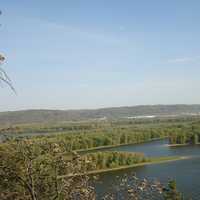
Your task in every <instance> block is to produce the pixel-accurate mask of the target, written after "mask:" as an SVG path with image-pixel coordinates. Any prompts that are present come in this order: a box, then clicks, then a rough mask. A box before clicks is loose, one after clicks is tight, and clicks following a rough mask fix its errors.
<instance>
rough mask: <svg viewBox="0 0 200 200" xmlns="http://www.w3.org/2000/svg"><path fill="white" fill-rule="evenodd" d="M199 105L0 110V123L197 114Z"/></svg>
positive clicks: (199, 112)
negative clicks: (64, 109)
mask: <svg viewBox="0 0 200 200" xmlns="http://www.w3.org/2000/svg"><path fill="white" fill-rule="evenodd" d="M199 114H200V105H144V106H131V107H113V108H101V109H91V110H87V109H85V110H66V111H63V110H23V111H10V112H0V125H6V124H21V123H48V122H62V121H78V120H94V119H99V120H101V119H120V118H143V117H144V118H145V117H156V116H158V117H159V116H160V117H163V116H179V115H199Z"/></svg>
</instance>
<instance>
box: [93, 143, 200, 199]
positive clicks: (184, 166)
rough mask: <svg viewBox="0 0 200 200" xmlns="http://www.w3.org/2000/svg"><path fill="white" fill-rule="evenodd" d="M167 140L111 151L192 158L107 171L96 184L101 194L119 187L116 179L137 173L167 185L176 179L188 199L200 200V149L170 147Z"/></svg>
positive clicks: (140, 176) (197, 146)
mask: <svg viewBox="0 0 200 200" xmlns="http://www.w3.org/2000/svg"><path fill="white" fill-rule="evenodd" d="M167 144H168V141H167V140H160V141H153V142H149V143H144V144H138V145H129V146H120V147H115V148H112V149H109V150H112V151H127V152H144V153H145V155H147V156H177V155H178V156H191V158H190V159H186V160H179V161H173V162H168V163H162V164H153V165H147V166H142V167H136V168H132V169H124V170H120V171H113V172H106V173H102V174H100V177H99V182H98V183H96V188H97V189H96V190H97V193H98V194H99V195H102V194H104V193H105V191H106V190H108V188H110V187H111V186H112V185H117V184H118V181H117V179H116V177H117V176H118V177H123V176H124V174H127V175H131V174H133V173H136V175H137V177H139V178H148V179H150V180H159V181H161V182H162V183H166V182H167V181H168V180H170V179H175V180H176V182H177V187H178V189H179V190H180V191H181V192H182V193H183V194H184V197H186V198H189V197H190V198H192V199H194V200H199V199H200V146H199V145H196V146H195V145H194V146H181V147H180V146H179V147H168V146H167Z"/></svg>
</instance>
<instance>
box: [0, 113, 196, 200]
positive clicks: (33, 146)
mask: <svg viewBox="0 0 200 200" xmlns="http://www.w3.org/2000/svg"><path fill="white" fill-rule="evenodd" d="M199 122H200V120H199V118H197V117H194V118H193V117H192V118H189V119H188V118H183V119H150V120H145V121H143V122H142V121H141V120H122V121H121V120H120V121H110V122H79V123H72V122H71V123H60V124H52V125H50V124H31V125H30V124H28V125H27V124H24V125H18V126H12V127H2V129H1V133H2V134H5V135H6V134H11V135H12V134H13V135H14V134H16V135H22V136H23V137H17V138H13V139H8V140H6V141H4V142H2V143H1V144H0V188H1V189H0V195H1V196H0V198H1V199H4V200H8V199H20V198H22V199H27V200H29V199H32V200H38V199H63V200H64V199H69V200H70V199H74V195H75V196H76V195H78V199H95V198H93V197H94V196H95V193H94V190H93V189H92V187H91V185H90V181H89V177H88V174H96V173H100V172H105V171H112V170H119V169H125V168H130V167H136V166H142V165H147V164H156V163H162V162H168V161H175V160H179V159H183V158H185V157H158V158H148V157H145V155H144V154H143V153H125V152H112V151H105V152H104V151H101V149H102V148H109V147H112V146H118V145H127V144H138V143H142V142H148V141H151V140H155V139H162V138H169V141H170V143H172V144H176V143H180V144H182V143H183V144H187V143H194V144H196V143H198V142H199V138H200V137H199V133H200V131H199V130H200V123H199ZM27 131H28V132H29V133H28V134H27V136H26V135H23V133H26V132H27ZM37 132H38V133H46V132H48V133H53V134H49V135H42V134H41V135H38V136H34V135H33V136H31V133H37ZM18 133H19V134H18ZM20 133H21V134H20ZM30 136H31V137H30ZM91 149H95V152H94V153H91V151H90V150H91ZM97 150H98V151H97ZM80 151H82V153H81V155H78V154H77V153H76V152H80ZM89 194H91V196H88V195H89ZM79 195H81V197H80V198H79ZM76 199H77V198H76Z"/></svg>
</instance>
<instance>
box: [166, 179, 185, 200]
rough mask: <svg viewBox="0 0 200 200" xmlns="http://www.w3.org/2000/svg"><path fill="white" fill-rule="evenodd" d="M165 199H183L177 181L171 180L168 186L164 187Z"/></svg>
mask: <svg viewBox="0 0 200 200" xmlns="http://www.w3.org/2000/svg"><path fill="white" fill-rule="evenodd" d="M164 199H165V200H183V197H182V195H181V193H180V192H178V191H177V187H176V181H174V180H171V181H169V183H168V187H167V188H165V189H164Z"/></svg>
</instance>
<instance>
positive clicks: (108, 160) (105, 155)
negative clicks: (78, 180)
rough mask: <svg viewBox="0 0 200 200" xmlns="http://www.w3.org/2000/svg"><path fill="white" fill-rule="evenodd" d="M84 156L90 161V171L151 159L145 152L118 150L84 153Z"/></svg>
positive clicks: (88, 168)
mask: <svg viewBox="0 0 200 200" xmlns="http://www.w3.org/2000/svg"><path fill="white" fill-rule="evenodd" d="M83 158H84V159H86V161H88V164H87V170H88V171H92V170H95V171H98V170H102V169H112V168H117V167H121V166H128V165H134V164H137V163H143V162H148V161H150V159H149V158H147V157H145V156H144V154H143V153H127V152H117V151H115V152H112V151H107V152H96V153H89V154H86V155H84V156H83Z"/></svg>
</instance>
